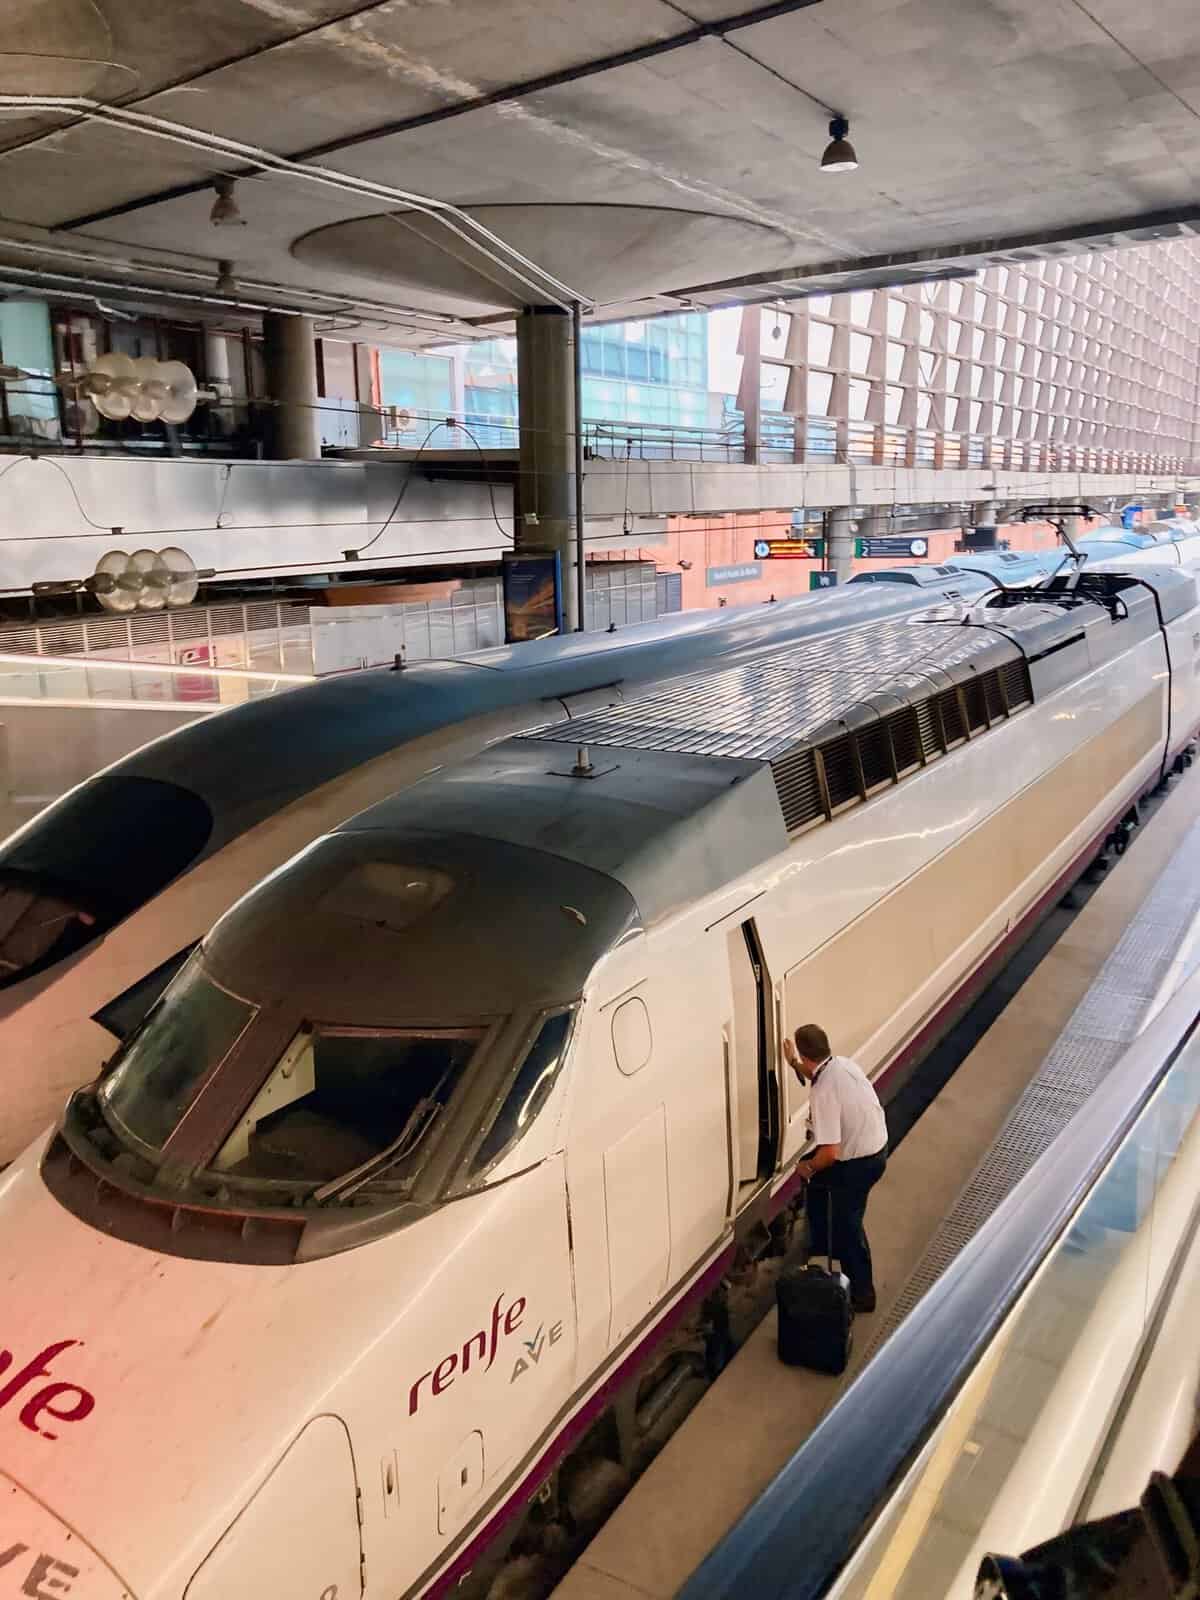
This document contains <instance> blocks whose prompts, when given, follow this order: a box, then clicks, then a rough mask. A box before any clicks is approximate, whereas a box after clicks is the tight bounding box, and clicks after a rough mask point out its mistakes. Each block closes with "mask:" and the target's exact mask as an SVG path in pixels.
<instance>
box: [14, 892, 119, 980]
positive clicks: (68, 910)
mask: <svg viewBox="0 0 1200 1600" xmlns="http://www.w3.org/2000/svg"><path fill="white" fill-rule="evenodd" d="M97 922H98V917H97V914H96V912H95V911H94V910H93V909H92V908H91V907H90V906H89V905H87V904H85V903H83V902H82V901H81V900H80V899H79V898H78V897H77V896H74V895H72V894H71V893H70V892H69V891H67V890H63V891H62V892H58V893H56V892H55V891H54V890H53V889H51V888H49V887H46V886H42V887H39V886H37V885H36V884H35V883H33V882H23V881H22V880H21V878H20V877H17V876H15V875H12V876H10V875H4V876H0V984H2V983H4V982H6V981H7V982H10V983H11V982H14V981H15V980H16V979H18V978H22V977H25V976H27V975H28V974H32V973H34V972H39V971H41V969H42V968H43V967H47V966H51V965H52V964H53V963H54V962H56V961H63V960H65V959H66V957H67V956H69V955H74V953H75V951H76V950H80V949H82V948H83V946H84V945H85V944H88V943H90V942H91V940H92V939H93V938H94V937H95V935H96V933H97V932H99V931H100V930H99V929H98V927H97Z"/></svg>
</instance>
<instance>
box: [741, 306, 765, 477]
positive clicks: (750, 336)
mask: <svg viewBox="0 0 1200 1600" xmlns="http://www.w3.org/2000/svg"><path fill="white" fill-rule="evenodd" d="M738 353H739V354H740V355H741V358H742V373H741V377H740V378H739V379H738V392H737V403H738V410H739V411H740V412H741V413H742V427H743V430H744V437H745V454H744V457H743V459H744V461H745V463H746V465H747V466H753V465H755V464H756V463H757V461H758V451H759V440H760V435H761V431H762V307H761V306H743V307H742V321H741V327H740V328H739V330H738Z"/></svg>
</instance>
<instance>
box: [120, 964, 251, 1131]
mask: <svg viewBox="0 0 1200 1600" xmlns="http://www.w3.org/2000/svg"><path fill="white" fill-rule="evenodd" d="M254 1012H255V1008H254V1007H253V1006H251V1005H248V1004H247V1003H246V1001H245V1000H239V999H238V998H237V996H236V995H232V994H230V993H229V992H228V991H227V990H225V989H222V988H221V987H220V985H219V984H216V983H214V982H213V981H212V979H211V978H209V977H208V975H207V974H206V972H205V971H204V968H203V966H202V965H201V963H200V959H199V957H198V956H193V957H192V959H191V960H190V961H189V962H188V964H187V965H186V966H185V967H184V969H183V971H182V972H181V973H180V974H179V976H178V978H176V980H175V982H174V983H173V984H171V985H170V987H169V988H168V989H167V991H166V992H165V994H164V995H163V997H162V999H161V1000H159V1001H158V1003H157V1004H156V1005H155V1006H154V1007H153V1008H152V1010H151V1011H150V1012H149V1014H148V1015H147V1017H146V1020H145V1022H144V1023H143V1025H142V1026H141V1028H139V1029H138V1031H137V1032H136V1033H135V1034H134V1035H133V1037H132V1038H131V1039H130V1041H129V1043H128V1044H127V1045H126V1046H125V1048H124V1050H123V1051H122V1052H121V1054H120V1055H119V1056H118V1058H117V1060H116V1062H115V1063H114V1066H113V1070H112V1072H111V1074H110V1075H109V1077H108V1078H107V1079H106V1080H105V1081H104V1083H103V1084H102V1086H101V1089H100V1105H101V1109H102V1110H103V1112H104V1115H105V1116H106V1118H107V1119H108V1121H109V1122H110V1123H111V1124H112V1125H113V1126H114V1128H115V1129H116V1131H117V1132H118V1133H125V1134H128V1135H130V1136H131V1137H132V1138H133V1139H134V1140H136V1141H137V1142H138V1143H139V1144H143V1145H146V1146H147V1147H148V1148H149V1149H151V1150H161V1149H162V1147H163V1145H165V1144H166V1142H167V1140H168V1139H169V1138H170V1136H171V1134H172V1133H173V1132H174V1130H175V1127H176V1125H177V1124H178V1123H179V1121H180V1119H181V1118H182V1116H183V1113H184V1112H185V1111H186V1110H187V1108H188V1106H189V1105H190V1104H191V1102H192V1100H193V1099H194V1098H195V1096H196V1092H197V1090H198V1089H199V1088H200V1085H201V1083H202V1082H203V1081H204V1080H205V1079H206V1078H207V1077H208V1076H209V1074H210V1073H211V1072H212V1071H213V1070H215V1068H216V1067H218V1066H219V1065H220V1064H221V1062H222V1061H223V1060H224V1059H225V1057H226V1056H227V1055H228V1054H229V1052H230V1050H231V1049H232V1048H233V1046H234V1045H235V1044H236V1043H237V1041H238V1039H239V1038H240V1036H241V1034H242V1031H243V1030H244V1029H245V1027H246V1025H247V1023H249V1021H250V1020H251V1018H252V1017H253V1016H254Z"/></svg>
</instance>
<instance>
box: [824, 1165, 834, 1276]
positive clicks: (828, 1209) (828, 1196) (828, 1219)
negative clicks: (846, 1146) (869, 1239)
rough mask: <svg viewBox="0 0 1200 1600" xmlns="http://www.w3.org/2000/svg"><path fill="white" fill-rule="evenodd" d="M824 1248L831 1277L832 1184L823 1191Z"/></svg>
mask: <svg viewBox="0 0 1200 1600" xmlns="http://www.w3.org/2000/svg"><path fill="white" fill-rule="evenodd" d="M825 1249H826V1252H827V1255H826V1265H827V1266H828V1268H829V1276H830V1277H831V1278H832V1277H833V1185H832V1184H830V1186H829V1188H828V1189H826V1191H825Z"/></svg>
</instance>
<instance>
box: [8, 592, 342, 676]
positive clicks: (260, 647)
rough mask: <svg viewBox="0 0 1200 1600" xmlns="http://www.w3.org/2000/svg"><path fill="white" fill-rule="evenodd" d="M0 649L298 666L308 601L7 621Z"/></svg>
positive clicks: (266, 668)
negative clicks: (17, 621) (46, 619)
mask: <svg viewBox="0 0 1200 1600" xmlns="http://www.w3.org/2000/svg"><path fill="white" fill-rule="evenodd" d="M0 655H9V656H17V657H20V656H88V657H91V656H100V657H108V658H109V659H116V658H120V659H121V660H128V661H142V662H145V661H161V662H165V663H166V664H168V665H175V666H179V667H185V668H187V669H188V670H189V671H191V670H196V669H199V670H201V671H203V670H204V669H205V668H214V667H216V668H232V669H250V670H253V671H259V672H274V671H279V672H299V673H305V674H307V673H310V672H311V671H312V661H313V657H312V639H311V636H310V632H309V626H308V608H307V606H306V605H305V604H304V603H303V602H301V601H279V600H255V601H248V602H246V603H245V604H242V603H235V604H227V605H208V606H203V605H202V606H186V607H181V608H180V609H179V610H163V611H152V612H134V613H132V614H131V615H129V616H112V615H105V616H88V617H83V616H81V617H61V618H55V619H54V620H52V621H49V620H48V621H36V622H29V623H25V624H16V623H10V624H9V625H8V626H7V627H3V628H0Z"/></svg>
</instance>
